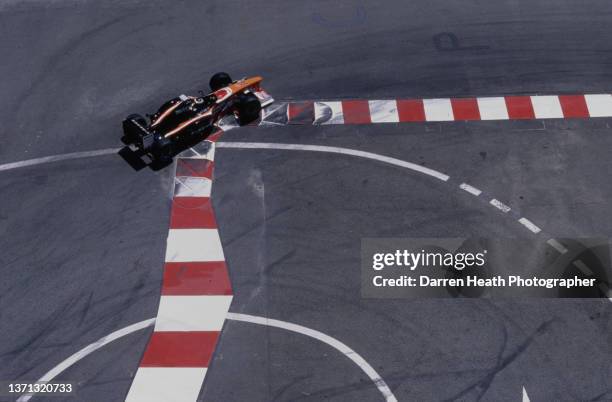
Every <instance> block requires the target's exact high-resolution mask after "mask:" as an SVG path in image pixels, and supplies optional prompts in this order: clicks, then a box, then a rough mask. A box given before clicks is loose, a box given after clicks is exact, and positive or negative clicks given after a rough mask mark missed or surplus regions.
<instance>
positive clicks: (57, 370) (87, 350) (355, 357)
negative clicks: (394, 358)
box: [17, 313, 397, 402]
mask: <svg viewBox="0 0 612 402" xmlns="http://www.w3.org/2000/svg"><path fill="white" fill-rule="evenodd" d="M226 318H227V319H228V320H234V321H242V322H248V323H252V324H258V325H265V326H268V327H275V328H281V329H286V330H287V331H291V332H297V333H299V334H302V335H306V336H309V337H311V338H315V339H317V340H319V341H321V342H323V343H325V344H327V345H329V346H331V347H333V348H334V349H336V350H338V351H339V352H341V353H342V354H344V355H345V356H346V357H348V358H349V359H351V361H353V363H355V364H356V365H357V366H358V367H359V368H360V369H361V370H363V372H364V373H366V375H367V376H368V377H369V378H370V379H371V380H372V381H373V382H374V385H376V387H377V388H378V389H379V390H380V392H381V393H382V394H383V396H384V397H385V401H386V402H397V398H395V395H393V392H392V391H391V389H390V388H389V386H388V385H387V383H386V382H385V381H384V380H383V379H382V378H381V377H380V375H379V374H378V373H377V372H376V370H375V369H374V368H373V367H372V366H371V365H370V364H369V363H368V362H367V361H365V359H364V358H363V357H361V356H360V355H359V354H357V352H355V351H354V350H353V349H351V348H349V347H348V346H346V345H345V344H344V343H342V342H340V341H339V340H337V339H336V338H332V337H331V336H329V335H325V334H324V333H322V332H319V331H316V330H314V329H310V328H307V327H304V326H301V325H298V324H293V323H290V322H286V321H280V320H274V319H271V318H266V317H259V316H255V315H248V314H237V313H228V314H227V317H226ZM153 324H155V318H150V319H148V320H144V321H140V322H137V323H136V324H132V325H130V326H128V327H125V328H123V329H120V330H118V331H115V332H113V333H111V334H110V335H107V336H105V337H103V338H100V339H98V340H97V341H96V342H94V343H92V344H90V345H87V346H85V347H84V348H83V349H81V350H79V351H78V352H76V353H75V354H73V355H72V356H70V357H69V358H67V359H66V360H64V361H63V362H61V363H60V364H58V365H57V366H55V367H53V368H52V369H51V370H50V371H48V372H47V373H46V374H45V375H43V376H42V377H41V378H40V379H39V380H38V382H48V381H51V380H53V379H54V378H55V377H57V376H58V375H60V374H61V373H62V372H63V371H64V370H66V369H68V368H69V367H71V366H72V365H74V364H75V363H76V362H78V361H79V360H81V359H82V358H84V357H85V356H87V355H89V354H91V353H93V352H95V351H96V350H98V349H100V348H101V347H102V346H105V345H107V344H109V343H111V342H112V341H114V340H117V339H119V338H121V337H123V336H126V335H129V334H131V333H132V332H136V331H138V330H141V329H144V328H146V327H149V326H151V325H153ZM34 395H35V394H23V395H22V396H20V397H19V399H17V402H27V401H29V400H30V398H32V396H34Z"/></svg>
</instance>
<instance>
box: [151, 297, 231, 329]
mask: <svg viewBox="0 0 612 402" xmlns="http://www.w3.org/2000/svg"><path fill="white" fill-rule="evenodd" d="M232 297H233V296H231V295H224V296H216V295H215V296H161V299H160V301H159V310H158V312H157V321H156V322H155V332H166V331H221V328H223V321H224V320H225V316H226V315H227V311H228V310H229V307H230V304H232Z"/></svg>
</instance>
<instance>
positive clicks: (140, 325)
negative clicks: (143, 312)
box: [17, 318, 155, 402]
mask: <svg viewBox="0 0 612 402" xmlns="http://www.w3.org/2000/svg"><path fill="white" fill-rule="evenodd" d="M154 323H155V318H150V319H148V320H144V321H140V322H137V323H136V324H132V325H130V326H127V327H125V328H122V329H120V330H118V331H115V332H113V333H111V334H109V335H106V336H105V337H103V338H100V339H98V340H97V341H95V342H94V343H92V344H89V345H87V346H85V347H84V348H83V349H81V350H79V351H78V352H76V353H75V354H73V355H71V356H70V357H68V358H67V359H66V360H64V361H63V362H61V363H60V364H58V365H57V366H55V367H53V368H52V369H51V370H49V371H47V372H46V373H45V375H43V376H42V377H40V378H39V379H38V381H37V382H49V381H51V380H53V379H54V378H55V377H57V376H58V375H60V374H61V373H62V372H63V371H64V370H66V369H68V368H70V367H71V366H72V365H73V364H75V363H76V362H78V361H79V360H81V359H82V358H84V357H85V356H87V355H89V354H91V353H93V352H95V351H96V350H98V349H100V348H101V347H102V346H105V345H108V344H109V343H111V342H112V341H114V340H117V339H119V338H121V337H124V336H126V335H129V334H131V333H132V332H136V331H139V330H141V329H144V328H146V327H148V326H150V325H153V324H154ZM33 395H34V394H23V395H21V396H20V397H19V399H17V402H27V401H29V400H30V398H32V396H33Z"/></svg>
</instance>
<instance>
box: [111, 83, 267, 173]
mask: <svg viewBox="0 0 612 402" xmlns="http://www.w3.org/2000/svg"><path fill="white" fill-rule="evenodd" d="M261 81H262V78H261V77H250V78H244V79H241V80H238V81H232V79H231V78H230V76H229V75H228V74H227V73H217V74H215V75H213V77H212V78H211V79H210V89H211V90H212V92H211V93H210V94H208V95H202V96H187V95H180V96H179V97H177V98H174V99H171V100H169V101H167V102H166V103H164V104H163V105H162V106H161V107H160V108H159V110H158V111H157V112H155V114H153V115H147V117H148V118H145V117H143V116H141V115H139V114H132V115H129V116H128V117H127V118H126V119H125V120H124V121H123V137H122V139H121V140H122V141H123V143H124V144H126V145H127V146H128V147H130V149H132V151H135V152H138V153H139V155H142V156H144V155H146V156H148V157H149V158H150V159H151V162H152V163H161V164H168V163H170V162H171V161H172V157H173V156H174V155H176V153H178V152H180V150H181V149H180V148H181V144H184V143H195V142H199V141H202V140H204V139H205V138H206V137H207V136H209V135H210V134H212V133H214V132H215V131H216V128H217V123H218V122H219V121H220V120H221V119H223V118H224V117H227V116H233V117H234V118H235V119H236V120H237V121H238V123H239V124H240V125H245V124H249V123H251V122H253V121H255V120H257V118H259V115H260V112H261V109H262V108H264V107H266V106H268V105H270V104H271V103H272V102H273V101H274V100H273V99H272V97H270V95H268V94H267V93H266V92H265V91H264V90H262V89H261V87H260V84H261Z"/></svg>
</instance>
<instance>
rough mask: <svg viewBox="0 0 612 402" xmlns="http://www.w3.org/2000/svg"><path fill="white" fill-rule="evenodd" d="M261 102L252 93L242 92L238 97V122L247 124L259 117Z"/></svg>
mask: <svg viewBox="0 0 612 402" xmlns="http://www.w3.org/2000/svg"><path fill="white" fill-rule="evenodd" d="M260 112H261V103H259V99H257V96H255V95H254V94H252V93H248V94H242V95H240V97H239V98H238V123H240V125H241V126H245V125H247V124H249V123H252V122H253V121H255V120H257V119H258V118H259V113H260Z"/></svg>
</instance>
